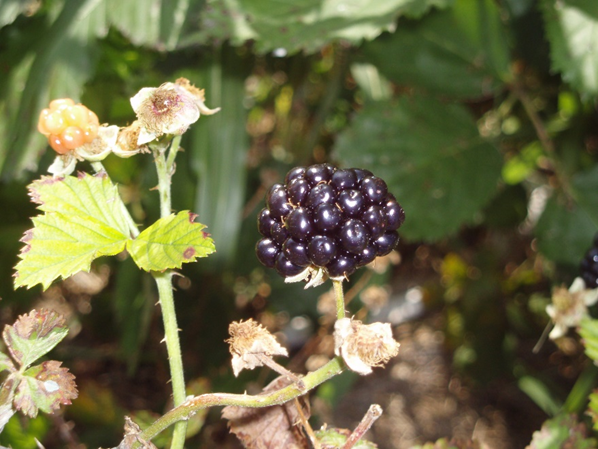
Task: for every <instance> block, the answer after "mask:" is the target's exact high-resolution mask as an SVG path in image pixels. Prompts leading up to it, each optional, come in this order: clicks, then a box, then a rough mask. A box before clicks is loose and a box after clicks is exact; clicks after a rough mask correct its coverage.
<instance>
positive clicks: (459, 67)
mask: <svg viewBox="0 0 598 449" xmlns="http://www.w3.org/2000/svg"><path fill="white" fill-rule="evenodd" d="M363 51H364V53H365V55H366V58H367V59H368V60H369V61H370V62H372V63H373V64H375V65H376V66H377V67H378V68H379V69H380V71H381V72H382V73H383V74H384V75H385V76H387V77H388V78H389V79H390V80H391V81H394V82H396V83H398V84H406V85H409V86H414V87H418V88H422V89H425V90H427V91H429V92H434V93H437V94H440V95H450V96H454V97H457V98H477V97H481V96H486V95H492V94H493V93H495V92H496V91H497V90H498V89H500V88H502V87H503V85H504V83H505V82H507V81H508V80H509V78H510V75H509V62H510V58H509V48H508V37H507V34H506V31H505V29H504V27H503V24H502V20H501V18H500V12H499V10H498V7H497V6H496V3H495V2H494V1H492V0H474V1H472V0H457V2H456V3H455V6H454V7H452V8H448V9H445V10H443V11H434V12H432V13H431V14H429V15H428V16H426V17H425V18H423V19H422V20H418V21H400V22H399V25H398V27H397V30H396V31H395V32H394V33H393V34H390V35H385V36H382V37H380V38H379V39H376V40H375V41H373V42H370V43H368V44H366V45H365V46H364V48H363Z"/></svg>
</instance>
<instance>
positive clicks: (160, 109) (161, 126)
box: [131, 78, 220, 145]
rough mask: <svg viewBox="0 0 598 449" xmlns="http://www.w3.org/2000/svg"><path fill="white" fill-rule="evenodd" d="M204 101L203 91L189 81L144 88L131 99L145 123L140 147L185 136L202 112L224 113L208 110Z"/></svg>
mask: <svg viewBox="0 0 598 449" xmlns="http://www.w3.org/2000/svg"><path fill="white" fill-rule="evenodd" d="M204 101H205V94H204V91H203V89H198V88H196V87H195V86H193V85H192V84H191V83H190V82H189V80H187V79H185V78H179V79H178V80H176V82H175V83H170V82H169V83H164V84H162V85H161V86H160V87H158V88H154V87H144V88H143V89H141V90H140V91H139V92H138V93H137V94H136V95H135V96H134V97H133V98H131V106H132V107H133V110H134V111H135V114H137V118H138V119H139V123H140V124H141V130H140V132H139V137H138V140H137V145H143V144H146V143H149V142H151V141H152V140H155V139H157V138H160V137H161V136H163V135H180V134H183V133H184V132H185V131H187V128H189V125H191V124H192V123H195V122H196V121H197V120H198V119H199V116H200V113H201V114H205V115H211V114H215V113H216V112H218V111H219V110H220V108H216V109H210V108H208V107H207V106H206V105H205V103H204Z"/></svg>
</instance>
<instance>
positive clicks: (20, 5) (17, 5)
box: [0, 0, 35, 28]
mask: <svg viewBox="0 0 598 449" xmlns="http://www.w3.org/2000/svg"><path fill="white" fill-rule="evenodd" d="M33 8H35V6H34V5H33V2H27V1H23V0H3V1H2V2H0V28H2V27H3V26H5V25H8V24H10V23H12V22H14V20H15V19H16V18H17V17H18V15H19V14H21V13H24V12H27V11H28V10H29V9H33Z"/></svg>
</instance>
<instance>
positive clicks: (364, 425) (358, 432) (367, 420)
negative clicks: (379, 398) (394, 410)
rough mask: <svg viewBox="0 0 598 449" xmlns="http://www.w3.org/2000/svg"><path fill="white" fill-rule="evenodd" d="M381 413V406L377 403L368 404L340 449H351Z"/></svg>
mask: <svg viewBox="0 0 598 449" xmlns="http://www.w3.org/2000/svg"><path fill="white" fill-rule="evenodd" d="M381 415H382V407H380V406H379V405H378V404H372V405H370V408H369V409H368V411H367V413H366V414H365V416H364V417H363V419H362V420H361V422H360V423H359V425H358V426H357V427H356V428H355V430H354V431H353V433H352V434H351V435H350V436H349V438H347V441H346V442H345V445H344V446H343V447H342V449H351V448H352V447H353V446H355V445H356V444H357V442H358V441H359V440H361V438H362V437H363V436H364V435H365V433H366V432H367V431H368V430H370V427H372V425H373V424H374V422H375V421H376V420H377V419H378V418H380V416H381Z"/></svg>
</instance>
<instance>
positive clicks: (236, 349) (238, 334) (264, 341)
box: [226, 319, 288, 376]
mask: <svg viewBox="0 0 598 449" xmlns="http://www.w3.org/2000/svg"><path fill="white" fill-rule="evenodd" d="M228 332H229V334H230V336H231V337H230V338H229V339H228V340H226V342H227V343H228V344H229V345H230V352H231V354H232V356H233V359H232V366H233V372H234V374H235V376H238V375H239V373H240V372H241V371H242V370H244V369H254V368H256V367H258V366H263V365H264V363H263V361H262V357H268V358H271V357H272V356H275V355H284V356H288V352H287V350H286V349H285V348H283V347H282V346H281V345H280V344H279V343H278V342H277V341H276V338H274V336H273V335H272V334H271V333H270V332H268V330H267V329H266V328H265V327H263V326H262V325H261V324H259V323H257V322H255V321H253V320H252V319H249V320H247V321H239V322H233V323H231V324H230V326H229V327H228Z"/></svg>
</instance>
